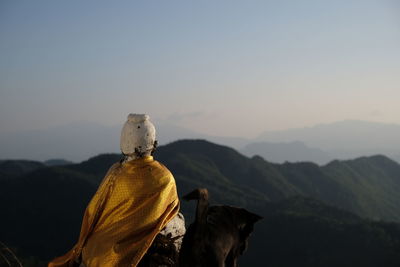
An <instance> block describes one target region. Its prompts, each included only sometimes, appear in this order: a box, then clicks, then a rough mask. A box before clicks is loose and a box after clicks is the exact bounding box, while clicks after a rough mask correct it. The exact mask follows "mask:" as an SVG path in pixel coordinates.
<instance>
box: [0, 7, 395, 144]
mask: <svg viewBox="0 0 400 267" xmlns="http://www.w3.org/2000/svg"><path fill="white" fill-rule="evenodd" d="M130 112H135V113H148V114H150V116H151V117H152V118H153V120H154V121H155V122H156V123H161V122H173V123H175V124H177V125H180V126H183V127H186V128H189V129H192V130H196V131H199V132H203V133H207V134H212V135H225V136H244V137H252V136H255V135H257V134H259V133H260V132H262V131H265V130H276V129H285V128H292V127H301V126H308V125H313V124H316V123H321V122H333V121H339V120H344V119H361V120H370V121H380V122H390V123H400V5H399V2H398V1H396V0H392V1H389V0H388V1H385V0H380V1H370V0H360V1H351V0H345V1H338V0H335V1H323V0H319V1H306V0H302V1H297V0H293V1H282V0H279V1H278V0H277V1H232V0H229V1H218V0H213V1H54V0H51V1H30V0H27V1H12V0H10V1H7V0H2V1H0V131H1V132H4V131H7V132H13V131H25V130H31V129H43V128H47V127H53V126H57V125H63V124H68V123H71V122H76V121H90V122H98V123H101V124H105V125H115V124H120V123H122V122H123V121H124V120H125V118H126V115H127V114H128V113H130Z"/></svg>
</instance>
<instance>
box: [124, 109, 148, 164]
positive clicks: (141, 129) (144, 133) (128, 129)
mask: <svg viewBox="0 0 400 267" xmlns="http://www.w3.org/2000/svg"><path fill="white" fill-rule="evenodd" d="M149 119H150V117H149V115H146V114H129V115H128V120H127V121H126V122H125V124H124V127H123V128H122V131H121V145H120V146H121V151H122V153H123V154H124V155H130V156H134V154H135V152H139V153H140V154H143V155H146V154H147V155H148V154H150V153H151V151H152V150H153V148H154V142H155V140H156V129H155V128H154V125H153V124H152V123H151V122H150V120H149Z"/></svg>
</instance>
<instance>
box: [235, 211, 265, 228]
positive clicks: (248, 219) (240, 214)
mask: <svg viewBox="0 0 400 267" xmlns="http://www.w3.org/2000/svg"><path fill="white" fill-rule="evenodd" d="M235 217H236V218H237V222H238V225H247V224H252V225H253V224H255V223H256V222H258V221H259V220H261V219H263V217H261V216H260V215H257V214H255V213H252V212H250V211H248V210H246V209H242V208H237V209H236V210H235Z"/></svg>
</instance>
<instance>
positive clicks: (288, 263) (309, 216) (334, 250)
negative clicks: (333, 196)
mask: <svg viewBox="0 0 400 267" xmlns="http://www.w3.org/2000/svg"><path fill="white" fill-rule="evenodd" d="M259 213H260V214H262V215H263V216H264V219H263V220H261V221H260V222H259V223H257V224H256V226H255V231H254V233H253V235H252V236H251V237H250V242H249V249H248V252H247V253H245V254H244V255H243V257H242V258H239V266H260V267H261V266H281V267H292V266H297V267H337V266H343V267H354V266H364V267H365V266H371V267H376V266H385V267H389V266H393V267H394V266H399V265H400V254H399V251H400V242H399V241H400V225H399V224H396V223H385V222H373V221H370V220H365V219H361V218H359V217H358V216H355V215H354V214H351V213H349V212H346V211H343V210H341V209H337V208H334V207H331V206H327V205H326V204H324V203H322V202H320V201H317V200H315V199H309V198H304V197H293V198H289V199H285V200H282V201H280V202H274V203H267V204H266V205H265V207H264V208H263V209H262V210H261V211H259Z"/></svg>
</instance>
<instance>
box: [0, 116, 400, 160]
mask: <svg viewBox="0 0 400 267" xmlns="http://www.w3.org/2000/svg"><path fill="white" fill-rule="evenodd" d="M120 130H121V126H103V125H99V124H95V123H74V124H69V125H65V126H60V127H54V128H51V129H47V130H40V131H39V130H38V131H29V132H17V133H0V159H11V158H12V159H31V160H41V161H45V160H48V159H53V158H64V159H67V160H69V161H74V162H79V161H82V160H84V159H87V158H89V157H92V156H94V155H98V154H101V153H107V152H115V153H118V152H119V138H120ZM157 136H158V139H159V143H160V144H161V145H165V144H168V143H171V142H174V141H176V140H181V139H206V140H209V141H211V142H214V143H217V144H221V145H226V146H230V147H233V148H235V149H237V150H239V151H241V152H242V153H243V154H245V155H247V156H250V157H251V156H254V155H260V156H262V157H263V158H264V159H266V160H267V161H270V162H275V163H283V162H285V161H289V162H301V161H311V162H315V163H317V164H320V165H323V164H326V163H328V162H329V161H332V160H334V159H351V158H356V157H360V156H368V155H376V154H382V155H386V156H388V157H390V158H392V159H394V160H396V161H397V162H400V125H394V124H383V123H375V122H364V121H350V120H348V121H341V122H337V123H331V124H320V125H316V126H313V127H307V128H298V129H289V130H285V131H272V132H265V133H263V134H261V135H260V136H259V137H257V138H254V139H246V138H240V137H217V136H209V135H205V134H201V133H197V132H194V131H191V130H188V129H184V128H182V127H179V126H175V125H171V124H165V123H163V124H159V125H157Z"/></svg>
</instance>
